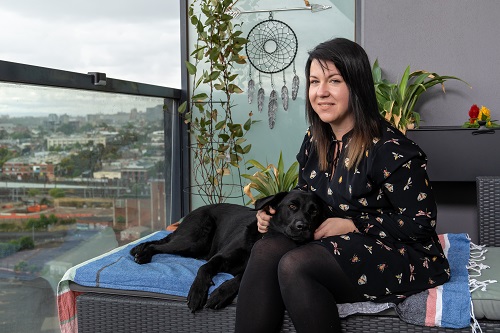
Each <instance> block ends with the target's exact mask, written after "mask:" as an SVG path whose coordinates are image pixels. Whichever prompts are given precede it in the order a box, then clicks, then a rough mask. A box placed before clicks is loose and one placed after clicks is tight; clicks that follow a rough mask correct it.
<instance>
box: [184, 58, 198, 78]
mask: <svg viewBox="0 0 500 333" xmlns="http://www.w3.org/2000/svg"><path fill="white" fill-rule="evenodd" d="M185 63H186V68H187V70H188V73H189V75H195V74H196V66H195V65H193V64H191V63H190V62H189V61H187V60H186V61H185Z"/></svg>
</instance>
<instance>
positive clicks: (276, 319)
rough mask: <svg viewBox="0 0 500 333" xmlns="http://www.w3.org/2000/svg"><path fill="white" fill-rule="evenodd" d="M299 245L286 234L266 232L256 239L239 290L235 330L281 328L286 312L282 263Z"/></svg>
mask: <svg viewBox="0 0 500 333" xmlns="http://www.w3.org/2000/svg"><path fill="white" fill-rule="evenodd" d="M296 247H297V245H296V244H295V243H294V242H293V241H291V240H290V239H288V238H286V237H285V236H283V235H276V236H275V235H272V236H271V235H270V236H267V235H266V236H265V237H264V238H263V239H261V240H259V241H258V242H257V243H255V245H254V246H253V248H252V254H251V255H250V260H249V262H248V265H247V268H246V270H245V273H244V274H243V279H242V281H241V285H240V290H239V293H238V301H237V304H236V331H235V332H237V333H243V332H251V333H257V332H258V333H267V332H270V333H271V332H272V333H275V332H278V330H279V328H280V326H281V324H282V321H283V313H284V305H283V300H282V298H281V292H280V286H279V283H278V264H279V262H280V259H281V257H282V256H283V255H284V254H285V253H287V252H288V251H290V250H292V249H294V248H296Z"/></svg>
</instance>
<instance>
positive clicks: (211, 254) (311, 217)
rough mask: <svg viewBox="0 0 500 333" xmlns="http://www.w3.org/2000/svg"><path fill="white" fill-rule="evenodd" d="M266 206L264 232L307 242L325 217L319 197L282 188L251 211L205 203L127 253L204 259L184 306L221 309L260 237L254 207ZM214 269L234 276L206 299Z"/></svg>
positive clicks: (144, 258) (145, 259)
mask: <svg viewBox="0 0 500 333" xmlns="http://www.w3.org/2000/svg"><path fill="white" fill-rule="evenodd" d="M266 207H273V208H274V209H275V210H276V213H275V214H274V216H273V218H272V219H271V225H270V226H269V232H278V233H283V234H285V235H286V236H288V237H290V238H291V239H292V240H294V241H295V242H297V243H304V242H307V241H310V240H312V239H313V235H314V231H315V230H316V228H318V227H319V225H320V224H321V223H322V222H323V221H324V220H325V219H326V210H325V205H324V204H323V201H322V200H321V199H319V198H318V197H316V195H314V194H312V193H309V192H302V191H291V192H289V193H287V192H282V193H278V194H276V195H273V196H270V197H267V198H264V199H260V200H257V202H256V203H255V209H251V208H249V207H245V206H240V205H234V204H228V203H223V204H214V205H207V206H203V207H200V208H198V209H195V210H193V211H192V212H191V213H189V214H188V215H186V217H185V218H184V220H183V221H182V223H180V225H179V227H178V228H177V230H175V231H174V232H173V233H171V234H169V235H168V236H167V237H165V238H163V239H161V240H158V241H152V242H145V243H142V244H139V245H137V246H135V247H134V248H132V250H131V251H130V254H131V255H132V256H134V260H135V262H137V263H138V264H146V263H149V262H150V261H151V258H152V257H153V256H154V255H155V254H159V253H170V254H178V255H181V256H185V257H191V258H198V259H204V260H207V263H206V264H204V265H202V266H201V267H200V269H199V270H198V273H197V275H196V278H195V280H194V282H193V284H192V285H191V288H190V290H189V293H188V297H187V300H188V307H189V309H191V311H192V312H195V311H196V310H199V309H201V308H202V307H203V306H205V307H207V308H211V309H220V308H223V307H225V306H227V305H228V304H230V303H231V302H232V301H233V299H234V298H235V297H236V295H237V294H238V289H239V286H240V282H241V278H242V275H243V272H244V271H245V267H246V265H247V262H248V258H249V256H250V251H251V249H252V246H253V244H254V243H255V242H256V241H257V240H258V239H259V238H261V237H262V234H260V233H259V232H258V231H257V218H256V213H255V210H259V209H265V208H266ZM219 272H226V273H229V274H232V275H234V278H233V279H230V280H228V281H226V282H224V283H223V284H222V285H221V286H219V287H218V288H217V289H215V290H214V291H213V292H212V294H211V295H210V298H208V300H207V297H208V290H209V288H210V286H211V285H212V284H213V282H212V277H213V276H215V275H216V274H217V273H219Z"/></svg>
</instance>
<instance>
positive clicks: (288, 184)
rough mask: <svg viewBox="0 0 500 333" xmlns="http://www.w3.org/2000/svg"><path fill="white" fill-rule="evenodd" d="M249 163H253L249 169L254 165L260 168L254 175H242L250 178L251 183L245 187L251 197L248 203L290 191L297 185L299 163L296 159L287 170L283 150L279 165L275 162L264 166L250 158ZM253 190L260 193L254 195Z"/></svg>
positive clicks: (246, 192)
mask: <svg viewBox="0 0 500 333" xmlns="http://www.w3.org/2000/svg"><path fill="white" fill-rule="evenodd" d="M247 164H251V166H250V167H249V169H251V168H252V167H255V168H257V169H259V171H257V172H255V173H254V174H252V175H250V174H243V175H241V176H242V177H243V178H246V179H248V180H250V183H248V184H247V185H246V186H245V188H244V192H245V194H246V195H247V196H248V197H249V198H250V201H249V202H248V203H247V204H253V203H254V202H255V201H256V200H257V199H261V198H265V197H267V196H270V195H273V194H276V193H279V192H285V191H290V190H292V189H293V188H294V187H295V186H296V185H297V182H298V179H299V173H298V171H299V163H298V162H297V161H295V162H294V163H292V164H291V165H290V167H289V168H288V170H286V171H285V165H284V163H283V156H282V153H281V152H280V157H279V160H278V166H277V167H276V166H275V165H273V164H269V165H267V166H264V165H262V164H261V163H259V162H257V161H256V160H249V161H248V162H247ZM252 190H255V191H257V192H258V194H257V195H255V196H254V195H253V194H252Z"/></svg>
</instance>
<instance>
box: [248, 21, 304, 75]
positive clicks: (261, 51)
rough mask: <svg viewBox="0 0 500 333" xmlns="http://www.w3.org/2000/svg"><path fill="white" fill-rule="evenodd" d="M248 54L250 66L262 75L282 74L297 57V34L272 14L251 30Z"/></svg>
mask: <svg viewBox="0 0 500 333" xmlns="http://www.w3.org/2000/svg"><path fill="white" fill-rule="evenodd" d="M247 40H248V43H247V45H246V53H247V57H248V60H249V61H250V64H252V66H253V67H254V68H255V69H257V70H258V71H260V72H262V73H267V74H273V73H278V72H281V71H282V70H284V69H286V68H287V67H288V66H290V65H291V64H292V62H293V61H294V60H295V56H296V55H297V49H298V41H297V36H296V35H295V32H294V31H293V30H292V28H290V26H289V25H288V24H286V23H284V22H282V21H278V20H274V19H273V17H272V14H270V15H269V19H268V20H266V21H263V22H261V23H259V24H257V25H256V26H254V27H253V28H252V30H250V32H249V33H248V37H247Z"/></svg>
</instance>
